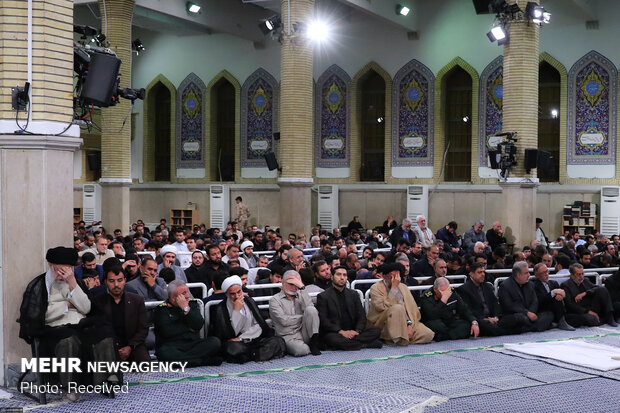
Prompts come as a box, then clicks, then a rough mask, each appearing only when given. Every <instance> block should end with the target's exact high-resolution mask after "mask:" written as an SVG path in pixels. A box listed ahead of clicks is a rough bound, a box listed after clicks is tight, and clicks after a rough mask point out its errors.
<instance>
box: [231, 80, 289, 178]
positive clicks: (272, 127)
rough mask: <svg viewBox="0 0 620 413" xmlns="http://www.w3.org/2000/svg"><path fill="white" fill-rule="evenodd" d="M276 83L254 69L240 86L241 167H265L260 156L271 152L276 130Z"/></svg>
mask: <svg viewBox="0 0 620 413" xmlns="http://www.w3.org/2000/svg"><path fill="white" fill-rule="evenodd" d="M278 107H279V104H278V82H277V81H276V79H275V78H274V77H273V76H272V75H270V74H269V73H268V72H267V71H266V70H264V69H258V70H256V71H255V72H254V73H252V75H250V77H249V78H248V79H247V80H246V81H245V83H244V84H243V86H242V87H241V156H240V160H241V166H242V167H254V168H257V167H266V166H267V165H266V163H265V160H264V155H265V154H266V153H268V152H272V151H274V152H275V148H274V140H273V133H274V132H277V128H278V126H277V119H278Z"/></svg>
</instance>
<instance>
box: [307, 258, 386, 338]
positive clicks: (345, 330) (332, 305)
mask: <svg viewBox="0 0 620 413" xmlns="http://www.w3.org/2000/svg"><path fill="white" fill-rule="evenodd" d="M347 278H348V277H347V269H346V267H343V266H340V267H336V268H334V275H333V276H332V287H333V288H328V289H326V290H325V291H323V292H322V293H321V294H319V295H318V296H317V303H316V307H317V310H318V311H319V319H320V321H321V324H320V329H319V334H320V337H321V341H322V342H323V344H324V345H325V347H326V348H329V349H334V350H359V349H361V348H381V347H382V346H383V343H381V342H380V341H379V336H380V335H381V329H380V328H379V327H366V312H365V311H364V308H363V307H362V304H361V303H360V299H359V296H358V295H357V294H356V293H355V292H353V290H351V289H349V288H346V284H347Z"/></svg>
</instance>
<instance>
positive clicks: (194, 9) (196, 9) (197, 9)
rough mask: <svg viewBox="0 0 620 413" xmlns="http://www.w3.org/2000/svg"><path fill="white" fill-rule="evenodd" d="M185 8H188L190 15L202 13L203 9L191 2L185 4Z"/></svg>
mask: <svg viewBox="0 0 620 413" xmlns="http://www.w3.org/2000/svg"><path fill="white" fill-rule="evenodd" d="M185 6H186V7H187V11H188V12H190V13H194V14H198V13H200V9H201V7H200V6H199V5H198V4H196V3H192V2H191V1H188V2H187V3H186V4H185Z"/></svg>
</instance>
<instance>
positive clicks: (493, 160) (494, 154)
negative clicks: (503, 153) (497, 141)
mask: <svg viewBox="0 0 620 413" xmlns="http://www.w3.org/2000/svg"><path fill="white" fill-rule="evenodd" d="M498 155H500V153H499V151H498V150H489V164H490V166H491V169H499V162H498V159H497V158H499V156H498Z"/></svg>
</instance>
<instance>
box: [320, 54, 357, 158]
mask: <svg viewBox="0 0 620 413" xmlns="http://www.w3.org/2000/svg"><path fill="white" fill-rule="evenodd" d="M350 82H351V78H350V77H349V75H348V74H347V73H346V72H345V71H344V70H342V69H341V68H340V67H338V66H337V65H332V66H331V67H329V68H328V69H327V70H326V71H325V72H324V73H323V74H322V75H321V76H320V77H319V80H318V81H317V83H316V86H315V99H314V101H315V113H314V119H315V128H314V130H315V132H314V134H315V138H314V161H315V166H316V167H317V168H347V167H349V143H350V133H351V131H350V115H349V84H350Z"/></svg>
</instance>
